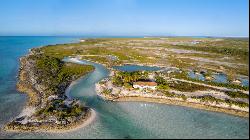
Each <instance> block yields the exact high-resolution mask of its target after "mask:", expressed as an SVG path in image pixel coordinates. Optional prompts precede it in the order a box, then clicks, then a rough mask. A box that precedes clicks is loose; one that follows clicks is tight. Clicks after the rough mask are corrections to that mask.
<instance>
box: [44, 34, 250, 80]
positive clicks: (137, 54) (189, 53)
mask: <svg viewBox="0 0 250 140" xmlns="http://www.w3.org/2000/svg"><path fill="white" fill-rule="evenodd" d="M248 46H249V39H248V38H119V39H118V38H102V39H86V40H85V41H82V42H80V43H76V44H64V45H56V46H53V47H49V46H48V47H43V48H41V49H42V50H43V51H44V52H45V53H46V54H47V55H52V56H54V57H58V58H63V57H65V56H78V57H79V56H81V58H82V59H88V60H92V61H95V62H100V63H103V64H107V65H108V66H113V65H117V64H129V63H132V64H140V65H149V66H152V65H157V66H164V67H169V66H171V67H178V68H181V69H186V70H188V69H192V70H197V71H198V70H203V69H206V70H208V71H209V72H223V73H226V74H227V76H228V78H229V80H234V79H235V78H237V76H248V75H249V69H248V66H249V64H248V63H249V62H248V57H249V47H248Z"/></svg>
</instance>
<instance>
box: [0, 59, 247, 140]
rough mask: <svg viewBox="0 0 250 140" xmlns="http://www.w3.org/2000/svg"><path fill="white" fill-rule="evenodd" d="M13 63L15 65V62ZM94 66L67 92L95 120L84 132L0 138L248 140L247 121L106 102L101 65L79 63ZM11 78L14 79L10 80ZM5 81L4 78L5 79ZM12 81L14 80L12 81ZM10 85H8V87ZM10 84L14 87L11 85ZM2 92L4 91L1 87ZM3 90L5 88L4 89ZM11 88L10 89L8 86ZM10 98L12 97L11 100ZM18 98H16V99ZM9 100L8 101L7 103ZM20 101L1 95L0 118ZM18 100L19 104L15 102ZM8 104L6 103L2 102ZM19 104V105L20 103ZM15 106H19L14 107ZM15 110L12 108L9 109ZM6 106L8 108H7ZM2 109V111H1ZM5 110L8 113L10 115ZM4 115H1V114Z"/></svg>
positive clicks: (2, 135) (172, 108) (184, 109)
mask: <svg viewBox="0 0 250 140" xmlns="http://www.w3.org/2000/svg"><path fill="white" fill-rule="evenodd" d="M16 63H17V62H16ZM83 63H85V64H92V65H94V66H95V68H96V69H95V71H94V72H93V73H90V74H88V75H87V76H86V77H84V78H82V79H80V80H79V81H78V82H77V83H76V84H74V85H72V87H71V89H70V90H69V94H70V96H71V97H74V98H78V99H80V100H81V101H82V103H83V104H85V105H87V106H89V107H91V108H93V109H94V110H95V111H96V113H97V117H96V119H95V121H94V122H92V123H91V124H90V125H88V126H87V127H85V128H81V129H79V130H76V131H74V132H68V133H62V134H51V133H5V132H1V131H0V138H248V137H249V132H248V131H249V120H248V119H246V118H241V117H235V116H231V115H227V114H223V113H215V112H208V111H203V110H199V109H192V108H187V107H180V106H172V105H164V104H156V103H143V102H119V103H117V102H109V101H104V100H102V99H100V98H98V96H97V95H96V92H95V90H94V84H95V83H96V82H98V81H99V80H101V79H103V78H105V77H106V76H107V75H108V73H109V72H108V70H107V69H106V68H105V67H103V66H102V65H99V64H95V63H91V62H87V61H83ZM14 77H15V76H14ZM7 79H8V78H7ZM14 79H15V78H14ZM8 84H10V83H8ZM11 84H15V82H12V83H11ZM2 86H3V85H0V87H1V88H2V89H5V90H6V87H2ZM6 86H7V85H6ZM12 87H14V85H12ZM13 95H14V96H13ZM16 96H20V97H16ZM9 98H10V99H9ZM23 98H24V97H23V96H22V95H20V94H17V93H16V92H15V93H14V94H13V93H12V94H11V92H10V90H8V92H6V93H5V94H3V93H2V92H1V97H0V99H1V102H0V105H1V114H0V118H1V119H2V118H5V120H3V121H2V122H1V124H2V123H3V122H6V120H8V119H6V117H9V116H11V117H14V116H15V115H16V114H17V113H14V112H15V111H16V110H17V108H16V107H19V106H20V107H19V108H20V109H21V108H22V105H23V104H24V99H23ZM18 99H19V100H18ZM8 100H10V101H9V102H6V101H8ZM20 102H21V103H20ZM16 103H18V104H20V105H16ZM11 105H12V106H15V107H11ZM7 106H8V108H7ZM2 107H6V108H2ZM8 110H11V111H10V113H7V114H6V113H5V112H8ZM2 112H4V113H2Z"/></svg>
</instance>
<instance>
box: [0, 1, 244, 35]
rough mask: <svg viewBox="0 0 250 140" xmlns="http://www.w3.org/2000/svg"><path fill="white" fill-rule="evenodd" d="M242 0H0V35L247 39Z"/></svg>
mask: <svg viewBox="0 0 250 140" xmlns="http://www.w3.org/2000/svg"><path fill="white" fill-rule="evenodd" d="M248 4H249V1H248V0H0V35H111V36H115V35H118V36H147V35H173V36H249V32H248V30H249V18H248V16H249V14H248V11H249V6H248Z"/></svg>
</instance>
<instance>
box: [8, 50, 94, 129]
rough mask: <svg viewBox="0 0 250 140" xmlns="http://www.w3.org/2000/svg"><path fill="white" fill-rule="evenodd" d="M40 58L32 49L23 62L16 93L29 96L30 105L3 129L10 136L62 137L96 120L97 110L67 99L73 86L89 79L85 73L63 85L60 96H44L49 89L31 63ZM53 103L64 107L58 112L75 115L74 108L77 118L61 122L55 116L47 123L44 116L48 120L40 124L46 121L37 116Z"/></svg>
mask: <svg viewBox="0 0 250 140" xmlns="http://www.w3.org/2000/svg"><path fill="white" fill-rule="evenodd" d="M37 55H38V56H39V55H40V52H39V53H38V52H37V50H36V49H31V50H30V52H29V54H27V55H26V56H23V57H21V58H20V68H19V74H18V83H17V90H19V91H20V92H21V93H25V94H27V96H28V101H27V102H26V105H25V107H24V109H23V111H22V112H21V114H20V115H19V116H17V117H16V118H15V119H13V120H11V121H10V122H9V123H7V124H6V125H5V126H4V127H3V130H5V131H9V132H31V131H32V132H56V133H61V132H68V131H72V130H75V129H77V128H81V127H84V126H86V125H87V124H89V123H91V122H92V121H93V120H94V118H95V112H94V110H92V109H90V108H89V107H83V106H82V105H81V103H80V102H79V100H76V99H70V98H69V97H68V96H66V95H65V91H66V89H67V88H69V86H70V85H71V83H73V82H74V81H76V80H78V79H79V78H81V77H82V76H84V75H86V73H83V74H82V75H79V74H78V75H74V74H73V75H72V76H71V77H70V80H68V81H63V83H60V86H59V89H58V90H57V91H58V92H59V93H57V94H55V93H53V92H51V93H50V94H49V95H50V96H49V97H48V95H46V94H45V93H46V91H47V87H46V86H45V85H43V84H42V80H43V79H39V76H38V74H39V69H37V68H36V67H35V65H36V61H34V59H32V58H33V57H34V56H35V57H36V56H37ZM89 72H91V71H88V72H87V73H89ZM51 98H52V99H51ZM54 101H60V105H61V106H62V105H63V107H62V108H59V110H60V109H64V110H65V109H66V110H68V111H71V112H72V110H73V109H74V108H75V109H76V111H77V114H78V115H77V114H76V115H75V116H74V115H73V116H71V117H70V118H68V119H70V120H68V119H64V120H62V119H60V118H58V117H56V116H53V115H50V117H51V119H48V117H46V116H45V119H42V120H41V118H44V117H41V118H40V116H39V115H37V112H39V111H40V110H41V109H43V108H46V107H47V106H49V105H50V106H51V104H52V105H53V103H54ZM50 102H51V103H50ZM48 103H49V104H48ZM65 107H66V108H65ZM71 108H72V109H71ZM77 109H78V110H77ZM55 111H57V110H55ZM57 112H58V111H57ZM59 113H60V112H59ZM52 114H53V113H52Z"/></svg>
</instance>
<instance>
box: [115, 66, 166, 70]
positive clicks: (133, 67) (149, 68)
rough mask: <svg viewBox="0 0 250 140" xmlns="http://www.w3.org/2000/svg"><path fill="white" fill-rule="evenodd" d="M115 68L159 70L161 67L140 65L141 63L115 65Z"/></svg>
mask: <svg viewBox="0 0 250 140" xmlns="http://www.w3.org/2000/svg"><path fill="white" fill-rule="evenodd" d="M113 68H114V69H117V70H120V71H127V72H132V71H157V70H160V69H161V68H160V67H149V66H139V65H123V66H114V67H113Z"/></svg>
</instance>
